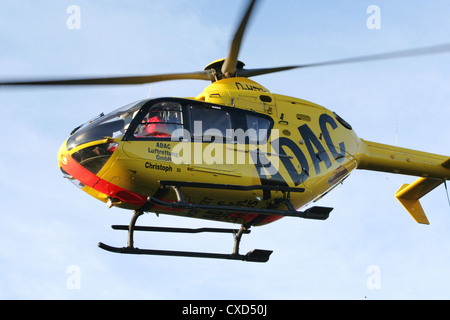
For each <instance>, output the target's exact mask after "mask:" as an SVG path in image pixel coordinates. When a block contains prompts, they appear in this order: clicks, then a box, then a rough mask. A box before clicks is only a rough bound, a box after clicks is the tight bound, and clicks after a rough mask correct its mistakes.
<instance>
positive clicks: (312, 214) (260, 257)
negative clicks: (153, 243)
mask: <svg viewBox="0 0 450 320" xmlns="http://www.w3.org/2000/svg"><path fill="white" fill-rule="evenodd" d="M160 184H161V188H160V189H159V190H158V191H157V192H156V194H155V195H154V196H150V197H149V198H148V201H147V203H146V204H145V205H143V206H142V207H141V208H139V209H138V210H136V211H135V212H134V215H133V217H132V219H131V221H130V224H129V226H123V225H121V226H117V225H116V226H112V228H113V229H115V230H128V245H127V246H126V247H122V248H118V247H112V246H109V245H106V244H104V243H101V242H100V243H99V244H98V246H99V247H100V248H102V249H104V250H107V251H110V252H115V253H123V254H144V255H159V256H175V257H195V258H212V259H227V260H241V261H252V262H267V261H268V260H269V257H270V255H271V254H272V252H273V251H270V250H261V249H255V250H252V251H250V252H248V253H247V254H244V255H242V254H240V253H239V245H240V242H241V238H242V235H243V234H247V233H250V230H249V229H250V227H251V226H253V225H256V224H258V223H259V222H261V220H262V219H264V217H266V216H271V215H279V216H290V217H299V218H305V219H316V220H325V219H327V218H328V216H329V213H330V211H331V210H332V208H326V207H312V208H309V209H307V210H306V211H303V212H302V211H297V210H295V208H294V206H293V205H292V203H291V202H290V193H291V192H304V189H303V188H290V187H283V186H236V185H223V184H210V183H193V182H174V181H160ZM182 187H190V188H208V189H210V188H214V189H222V190H242V191H248V190H262V191H263V192H264V193H266V194H267V193H270V192H272V191H281V192H282V193H283V194H284V197H283V198H281V199H276V200H277V203H278V204H281V203H282V204H285V205H286V207H287V210H278V209H272V208H265V209H264V208H246V207H231V206H214V205H212V206H211V205H200V204H192V203H188V202H186V201H185V199H184V196H183V193H182V192H181V188H182ZM171 190H173V191H174V192H175V194H176V197H177V201H176V202H169V201H165V200H162V199H163V198H164V197H165V196H166V195H167V194H168V193H169V192H170V191H171ZM155 205H158V206H162V207H167V208H173V209H190V210H222V211H229V212H244V213H255V214H257V217H256V218H254V219H253V220H251V221H249V222H246V223H244V224H243V225H242V226H241V228H240V229H239V230H236V229H221V228H200V229H187V228H169V227H165V228H163V227H143V226H136V221H137V219H138V218H139V217H140V216H141V215H142V214H144V212H148V211H150V210H151V208H152V207H153V206H155ZM135 231H146V232H177V233H201V232H209V233H231V234H233V235H234V248H233V252H232V253H230V254H223V253H209V252H190V251H169V250H154V249H139V248H136V247H135V246H134V232H135Z"/></svg>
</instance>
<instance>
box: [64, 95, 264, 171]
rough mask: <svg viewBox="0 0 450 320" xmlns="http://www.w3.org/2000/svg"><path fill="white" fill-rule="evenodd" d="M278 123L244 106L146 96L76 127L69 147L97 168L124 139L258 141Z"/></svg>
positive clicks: (85, 164)
mask: <svg viewBox="0 0 450 320" xmlns="http://www.w3.org/2000/svg"><path fill="white" fill-rule="evenodd" d="M272 125H273V120H272V119H271V118H270V117H269V116H267V115H262V114H257V113H255V112H251V111H244V110H239V112H238V110H235V109H234V108H232V107H227V106H221V105H213V104H209V103H205V102H201V101H194V100H189V99H181V98H158V99H146V100H141V101H137V102H134V103H131V104H128V105H126V106H124V107H122V108H119V109H117V110H115V111H113V112H110V113H108V114H106V115H103V114H102V115H100V116H98V117H97V118H95V119H93V120H91V121H88V122H87V123H85V124H83V125H81V126H79V127H77V128H75V129H74V130H73V131H72V133H71V136H70V137H69V138H68V140H67V143H66V146H65V148H66V150H67V151H71V150H73V149H77V150H76V151H75V150H73V151H72V152H71V157H72V158H73V159H74V160H75V161H76V162H78V163H79V164H80V165H81V166H82V167H84V168H85V169H87V170H88V171H90V172H91V173H93V174H97V173H98V172H99V171H100V170H101V169H102V168H103V166H104V165H105V164H106V162H107V161H108V160H109V159H110V158H111V156H112V154H113V153H114V151H115V150H116V148H117V147H118V145H119V142H120V140H122V141H152V140H169V141H182V140H183V141H189V140H191V141H194V142H198V141H201V142H208V143H211V142H214V143H217V142H224V143H237V142H239V143H258V142H259V141H265V140H266V139H267V136H268V135H269V131H270V128H271V127H272ZM239 132H247V133H248V135H247V136H246V137H244V138H245V139H244V140H243V139H240V138H239V137H238V136H237V135H236V134H237V133H239ZM256 133H258V134H256ZM236 139H237V140H236ZM246 141H247V142H246Z"/></svg>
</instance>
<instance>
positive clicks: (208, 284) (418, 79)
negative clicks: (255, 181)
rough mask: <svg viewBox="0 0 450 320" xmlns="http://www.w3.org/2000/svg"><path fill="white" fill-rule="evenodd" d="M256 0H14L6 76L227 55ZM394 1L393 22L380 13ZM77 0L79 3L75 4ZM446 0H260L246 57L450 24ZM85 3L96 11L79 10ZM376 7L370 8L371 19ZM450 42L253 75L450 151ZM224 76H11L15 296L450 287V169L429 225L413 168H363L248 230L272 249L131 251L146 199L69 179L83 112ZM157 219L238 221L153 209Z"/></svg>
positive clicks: (9, 282)
mask: <svg viewBox="0 0 450 320" xmlns="http://www.w3.org/2000/svg"><path fill="white" fill-rule="evenodd" d="M245 5H246V1H240V0H239V1H238V0H228V1H225V0H209V1H206V0H196V1H187V0H168V1H153V0H148V1H137V0H133V1H117V0H112V1H111V0H108V1H106V0H95V1H82V0H80V1H72V0H70V1H66V0H60V1H57V2H56V1H45V0H40V1H35V0H22V1H20V2H19V1H13V0H10V1H9V0H0V44H1V48H2V49H1V50H0V79H1V80H13V79H17V78H24V77H41V76H45V77H70V76H103V75H141V74H158V73H172V72H190V71H197V70H203V68H204V66H206V65H207V64H209V63H210V62H211V61H214V60H216V59H219V58H222V57H225V56H226V54H227V53H228V49H229V43H230V41H231V38H232V35H233V33H234V31H235V28H236V23H237V22H238V21H239V19H240V16H241V11H242V10H243V8H244V7H245ZM372 5H376V6H378V8H379V10H380V11H379V12H380V16H379V17H380V20H379V22H380V23H379V26H378V27H379V28H378V29H376V28H375V29H373V28H372V29H371V28H369V27H368V24H367V20H368V19H369V20H370V17H371V15H372V13H368V12H367V9H368V8H369V7H370V6H372ZM72 6H76V8H77V9H78V10H79V11H77V12H79V15H78V16H77V17H78V18H79V19H78V20H73V17H74V16H73V14H74V12H73V11H72V10H71V8H73V7H72ZM448 12H450V3H449V2H448V1H447V0H434V1H418V0H395V1H392V0H390V1H387V0H385V1H384V0H343V1H331V0H320V1H290V0H282V1H269V0H263V1H260V3H259V5H258V7H257V10H256V12H255V14H254V16H253V17H252V20H251V23H250V25H249V27H248V30H247V33H246V36H245V39H244V42H243V46H242V48H241V52H240V57H239V59H240V60H242V61H243V62H244V63H245V64H246V66H247V67H248V68H260V67H275V66H282V65H292V64H303V63H311V62H318V61H326V60H333V59H339V58H347V57H353V56H359V55H367V54H376V53H383V52H389V51H395V50H403V49H410V48H416V47H422V46H431V45H437V44H443V43H449V42H450V31H449V30H450V21H449V19H448ZM74 21H76V22H79V24H74ZM369 25H370V24H369ZM449 74H450V54H439V55H432V56H426V57H413V58H404V59H395V60H390V61H378V62H370V63H359V64H349V65H340V66H329V67H319V68H310V69H303V70H293V71H287V72H283V73H277V74H272V75H266V76H259V77H255V78H253V80H255V81H257V82H259V83H260V84H261V85H263V86H264V87H266V88H268V89H269V90H270V91H271V92H273V93H279V94H284V95H290V96H294V97H298V98H302V99H305V100H309V101H313V102H315V103H318V104H320V105H323V106H325V107H326V108H328V109H330V110H332V111H336V112H337V113H338V114H339V115H340V116H342V117H343V118H344V119H345V120H346V121H347V122H349V123H350V124H351V125H352V126H353V129H354V130H355V132H356V133H357V135H358V136H359V137H361V138H363V139H366V140H370V141H376V142H380V143H386V144H396V143H398V145H399V146H402V147H406V148H413V149H417V150H422V151H427V152H433V153H438V154H443V155H450V148H449V145H448V142H447V141H448V136H449V133H450V129H449V127H448V116H449V111H450V104H449V101H450V89H449V88H450V77H449ZM207 84H208V83H206V82H203V81H195V80H194V81H193V80H186V81H170V82H161V83H155V84H153V85H151V86H150V85H137V86H104V87H103V86H102V87H94V88H87V87H79V88H39V89H37V88H33V89H30V88H26V89H24V88H21V89H17V88H4V87H2V88H0V110H1V114H2V116H1V117H0V134H1V137H2V139H1V142H0V144H1V146H2V148H1V150H2V151H1V153H0V194H1V201H0V212H1V213H0V243H1V246H0V299H30V300H31V299H150V300H174V299H196V300H203V299H214V300H228V299H255V300H267V299H275V300H280V299H281V300H297V299H331V300H341V299H351V300H365V299H367V300H378V299H448V298H450V276H449V274H450V206H449V203H448V200H447V195H446V191H445V189H444V186H440V187H438V188H437V189H435V190H434V191H433V192H431V193H429V194H428V195H426V196H425V197H424V198H423V199H422V200H421V203H422V205H423V207H424V210H425V212H426V213H427V215H428V218H429V220H430V225H428V226H426V225H419V224H417V223H415V222H414V220H413V219H412V218H411V217H410V216H409V214H408V213H407V212H406V211H405V210H404V209H403V207H402V206H401V205H400V203H399V202H398V201H397V200H396V199H395V197H394V194H395V192H396V191H397V190H398V189H399V188H400V187H401V185H402V184H404V183H411V182H413V181H414V180H415V178H414V177H408V176H401V175H391V174H385V173H376V172H369V171H363V170H355V171H353V172H352V174H351V175H350V177H349V178H348V179H347V180H345V182H344V183H343V184H342V185H340V186H339V187H338V188H336V189H335V190H334V191H333V192H331V193H330V194H328V195H327V196H326V197H325V198H323V199H322V200H320V202H318V203H317V205H320V206H330V207H333V208H334V210H333V211H332V212H331V214H330V218H329V219H328V220H326V221H308V220H301V219H296V218H284V219H281V220H279V221H278V222H276V223H272V224H269V225H266V226H264V227H257V228H254V229H253V230H252V233H251V234H250V235H244V237H243V239H242V243H241V251H242V252H247V251H250V250H252V249H254V248H259V249H268V250H273V251H274V253H273V254H272V256H271V258H270V260H269V262H268V263H265V264H258V263H248V262H237V261H226V260H223V261H222V260H208V259H194V258H192V259H189V258H177V257H157V256H130V255H119V254H113V253H109V252H106V251H103V250H101V249H99V248H98V247H97V243H98V242H100V241H101V242H104V243H108V244H111V245H116V246H123V245H125V244H126V237H127V236H126V232H121V231H114V230H112V229H111V228H110V225H113V224H126V225H127V224H128V223H129V220H130V218H131V215H132V212H129V211H126V210H122V209H117V208H112V209H108V208H107V207H106V206H105V204H104V203H102V202H100V201H98V200H96V199H94V198H92V197H90V196H89V195H87V194H86V193H84V192H81V191H80V190H78V189H77V188H76V187H74V186H73V185H72V184H70V183H69V182H68V181H67V180H65V179H63V177H62V175H61V173H60V171H59V169H58V167H57V160H56V153H57V151H58V148H59V146H60V145H61V144H62V143H63V142H64V140H65V139H66V138H67V137H68V136H69V133H70V132H71V131H72V129H73V128H75V127H77V126H78V125H79V124H81V123H84V122H86V121H87V120H89V119H91V118H93V117H95V116H96V115H98V114H100V113H101V112H105V113H106V112H108V111H112V110H114V109H116V108H119V107H121V106H124V105H126V104H128V103H130V102H132V101H136V100H140V99H143V98H146V97H148V96H149V95H150V97H161V96H177V97H191V96H196V95H197V94H199V93H200V92H201V91H202V90H203V88H204V87H205V86H206V85H207ZM139 223H140V224H142V225H157V226H178V227H193V228H197V227H204V226H213V227H214V226H221V227H230V226H231V225H223V224H218V223H213V222H208V221H200V220H193V219H182V218H176V217H170V216H164V215H161V216H159V217H156V215H154V214H146V215H145V216H143V217H142V218H141V219H140V220H139ZM135 241H136V246H138V247H143V248H146V247H149V248H151V247H153V248H168V249H174V250H193V251H212V252H225V253H227V252H231V250H232V245H233V239H232V237H231V236H229V235H203V234H200V235H197V236H192V235H162V234H137V235H136V240H135Z"/></svg>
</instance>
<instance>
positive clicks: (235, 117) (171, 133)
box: [0, 0, 450, 262]
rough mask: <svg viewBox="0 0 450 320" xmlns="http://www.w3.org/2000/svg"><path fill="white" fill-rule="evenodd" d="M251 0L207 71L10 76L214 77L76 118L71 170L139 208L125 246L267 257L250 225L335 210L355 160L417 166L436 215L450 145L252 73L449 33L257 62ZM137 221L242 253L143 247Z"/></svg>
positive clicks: (69, 146)
mask: <svg viewBox="0 0 450 320" xmlns="http://www.w3.org/2000/svg"><path fill="white" fill-rule="evenodd" d="M257 2H258V1H257V0H251V1H249V4H248V6H247V8H246V10H245V11H244V14H243V17H242V19H241V20H240V23H239V25H238V28H237V30H236V32H235V34H234V37H233V40H232V42H231V45H230V50H229V53H228V56H227V57H226V58H224V59H219V60H216V61H213V62H212V63H210V64H208V65H207V66H206V67H205V68H204V70H203V71H197V72H191V73H174V74H161V75H150V76H126V77H104V78H84V79H56V80H55V79H49V80H23V81H22V80H21V81H9V82H8V81H4V82H0V86H71V85H132V84H144V83H154V82H159V81H167V80H203V81H209V82H211V84H209V85H208V86H207V87H206V88H205V89H204V90H203V92H201V93H200V94H197V95H196V96H194V97H189V98H174V97H162V98H152V99H143V100H140V101H137V102H133V103H130V104H128V105H126V106H124V107H121V108H119V109H117V110H114V111H112V112H110V113H108V114H101V115H100V116H98V117H97V118H94V119H92V120H90V121H88V122H86V123H84V124H82V125H80V126H78V127H77V128H75V129H73V130H72V132H71V133H70V136H69V137H68V138H67V139H66V140H65V141H64V142H63V144H62V145H61V147H60V149H59V151H58V154H57V160H58V167H59V169H60V170H61V172H62V174H63V176H64V177H65V178H67V179H68V180H69V181H70V182H72V183H74V184H75V185H76V186H77V187H79V188H80V189H81V190H82V191H84V192H86V193H88V194H89V195H91V196H93V197H94V198H96V199H98V200H100V201H102V202H104V203H105V204H106V205H107V207H109V208H111V207H117V208H123V209H126V210H131V211H133V215H132V219H131V221H130V224H129V225H113V226H112V227H113V229H115V230H125V231H128V243H127V246H125V247H113V246H110V245H107V244H104V243H99V247H100V248H102V249H104V250H107V251H110V252H115V253H122V254H143V255H163V256H180V257H198V258H214V259H231V260H241V261H251V262H267V261H268V260H269V258H270V255H271V254H272V251H270V250H262V249H255V250H253V251H250V252H248V253H246V254H241V253H240V250H239V246H240V242H241V238H242V236H243V234H248V233H250V231H251V230H250V229H251V228H252V227H257V226H263V225H266V224H269V223H272V222H275V221H277V220H279V219H281V218H283V217H297V218H304V219H315V220H325V219H327V218H328V217H329V215H330V213H331V211H332V210H333V208H329V207H322V206H312V207H309V208H308V209H303V208H305V207H307V206H308V205H309V204H311V203H312V202H315V201H317V200H319V199H320V198H321V197H323V196H324V195H325V194H327V193H329V192H331V191H332V190H333V189H334V188H335V187H336V186H338V185H339V184H340V183H341V182H342V181H344V179H346V178H347V177H348V176H349V174H350V173H351V172H352V171H353V170H355V169H365V170H374V171H380V172H389V173H396V174H405V175H411V176H417V177H418V180H417V181H416V182H414V183H412V184H410V185H406V184H405V185H403V186H401V187H400V189H399V190H398V192H397V193H396V194H395V196H396V198H397V199H398V200H399V201H400V203H401V204H402V205H403V206H404V207H405V209H406V210H407V211H408V212H409V214H410V215H411V216H412V217H413V219H414V220H415V221H416V222H418V223H421V224H428V223H429V221H428V219H427V217H426V215H425V213H424V210H423V208H422V206H421V204H420V202H419V200H420V199H421V198H422V197H423V196H424V195H426V194H427V193H428V192H430V191H432V190H433V189H435V188H436V187H438V186H439V185H441V184H442V183H444V182H445V181H446V180H448V179H449V178H450V157H448V156H444V155H437V154H431V153H426V152H421V151H416V150H412V149H406V148H400V147H397V146H391V145H386V144H381V143H376V142H371V141H367V140H364V139H361V138H359V137H358V136H357V135H356V133H355V132H354V130H353V128H352V126H351V125H350V124H349V123H347V122H346V121H345V120H344V119H343V118H341V117H340V116H339V115H338V114H337V113H335V112H332V111H330V110H328V109H326V108H324V107H322V106H320V105H317V104H315V103H312V102H309V101H306V100H302V99H299V98H294V97H290V96H285V95H280V94H275V93H272V92H271V91H270V90H269V89H267V88H265V87H264V86H262V85H261V84H259V83H257V82H255V81H253V80H251V79H250V78H251V77H255V76H261V75H265V74H270V73H275V72H282V71H287V70H293V69H301V68H310V67H318V66H327V65H336V64H345V63H356V62H365V61H373V60H383V59H393V58H401V57H409V56H416V55H424V54H437V53H445V52H449V51H450V45H448V44H447V45H441V46H435V47H426V48H419V49H412V50H404V51H397V52H390V53H385V54H378V55H370V56H363V57H355V58H348V59H340V60H333V61H325V62H319V63H314V64H308V65H295V66H283V67H276V68H259V69H246V68H245V64H244V63H243V62H241V61H240V60H238V56H239V51H240V47H241V42H242V40H243V38H244V34H245V31H246V28H247V25H248V22H249V20H250V18H251V16H252V13H253V12H254V8H255V6H256V5H257ZM147 212H152V213H156V214H158V215H159V214H168V215H176V216H180V217H188V218H195V219H203V220H213V221H220V222H225V223H233V224H238V225H240V228H239V229H228V228H199V229H188V228H173V227H154V226H137V225H136V223H137V220H138V219H139V217H140V216H142V215H143V214H144V213H147ZM135 231H144V232H177V233H193V234H195V233H202V232H206V233H229V234H233V235H234V247H233V251H232V253H229V254H228V253H209V252H186V251H169V250H155V249H141V248H137V247H136V246H135V245H134V233H135Z"/></svg>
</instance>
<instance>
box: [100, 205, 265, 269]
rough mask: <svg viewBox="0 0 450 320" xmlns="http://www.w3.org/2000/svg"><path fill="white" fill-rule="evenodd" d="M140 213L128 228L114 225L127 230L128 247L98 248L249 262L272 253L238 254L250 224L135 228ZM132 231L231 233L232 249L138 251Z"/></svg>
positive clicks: (115, 227) (102, 246)
mask: <svg viewBox="0 0 450 320" xmlns="http://www.w3.org/2000/svg"><path fill="white" fill-rule="evenodd" d="M141 215H142V212H139V211H136V212H135V214H134V216H133V218H132V219H131V222H130V225H129V226H124V225H114V226H112V228H113V229H115V230H128V246H127V247H122V248H118V247H112V246H109V245H107V244H104V243H102V242H100V243H99V244H98V246H99V247H100V248H101V249H104V250H106V251H110V252H115V253H122V254H139V255H158V256H173V257H191V258H210V259H226V260H241V261H251V262H267V261H268V260H269V257H270V255H271V254H272V252H273V251H269V250H261V249H255V250H252V251H250V252H248V253H247V254H245V255H242V254H239V244H240V241H241V238H242V235H243V234H248V233H250V230H249V228H250V226H251V222H249V223H247V224H245V225H242V227H241V228H240V229H239V230H236V229H221V228H200V229H187V228H170V227H164V228H163V227H142V226H136V225H135V224H136V221H137V219H138V217H139V216H141ZM134 231H148V232H176V233H201V232H210V233H231V234H233V235H234V248H233V252H232V253H231V254H223V253H209V252H191V251H171V250H154V249H139V248H136V247H134V243H133V235H134Z"/></svg>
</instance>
